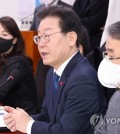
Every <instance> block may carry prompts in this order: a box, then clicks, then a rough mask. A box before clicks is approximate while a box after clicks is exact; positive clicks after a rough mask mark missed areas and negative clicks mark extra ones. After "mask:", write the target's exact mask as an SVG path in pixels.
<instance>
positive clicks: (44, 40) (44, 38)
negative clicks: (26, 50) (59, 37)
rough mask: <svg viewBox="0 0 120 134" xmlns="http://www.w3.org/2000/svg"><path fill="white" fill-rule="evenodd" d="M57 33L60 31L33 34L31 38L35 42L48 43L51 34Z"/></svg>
mask: <svg viewBox="0 0 120 134" xmlns="http://www.w3.org/2000/svg"><path fill="white" fill-rule="evenodd" d="M57 33H61V31H60V32H55V33H51V34H46V33H45V34H43V35H41V36H37V35H35V36H34V37H33V40H34V42H35V44H39V43H40V42H42V43H48V42H49V41H50V36H51V35H53V34H57Z"/></svg>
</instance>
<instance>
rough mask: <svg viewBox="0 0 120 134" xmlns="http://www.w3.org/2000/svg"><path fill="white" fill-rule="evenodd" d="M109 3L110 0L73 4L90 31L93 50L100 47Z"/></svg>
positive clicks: (78, 0)
mask: <svg viewBox="0 0 120 134" xmlns="http://www.w3.org/2000/svg"><path fill="white" fill-rule="evenodd" d="M108 3H109V0H75V2H74V4H73V9H74V10H75V12H76V13H77V14H78V16H79V17H80V19H81V22H82V24H83V25H84V26H85V27H86V28H87V30H88V33H89V37H90V48H91V50H93V49H94V48H95V47H99V46H100V40H101V36H102V33H103V28H104V25H105V21H106V18H107V11H108Z"/></svg>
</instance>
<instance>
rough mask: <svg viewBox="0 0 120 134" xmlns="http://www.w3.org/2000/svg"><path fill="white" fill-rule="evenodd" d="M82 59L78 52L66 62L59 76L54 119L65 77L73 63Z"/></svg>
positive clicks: (73, 65) (70, 70) (67, 75)
mask: <svg viewBox="0 0 120 134" xmlns="http://www.w3.org/2000/svg"><path fill="white" fill-rule="evenodd" d="M81 59H82V56H81V55H80V53H79V52H78V53H77V54H76V55H75V56H74V57H73V58H72V59H71V60H70V62H69V63H68V65H67V66H66V67H65V69H64V71H63V73H62V76H61V78H60V81H59V85H58V96H57V99H56V102H55V105H54V112H53V113H54V115H53V118H54V121H55V116H56V112H57V106H58V103H59V101H60V98H61V94H62V90H63V88H64V86H65V84H66V82H67V78H68V77H69V75H70V73H71V72H72V70H73V68H74V67H75V65H76V64H77V63H78V62H79V60H81Z"/></svg>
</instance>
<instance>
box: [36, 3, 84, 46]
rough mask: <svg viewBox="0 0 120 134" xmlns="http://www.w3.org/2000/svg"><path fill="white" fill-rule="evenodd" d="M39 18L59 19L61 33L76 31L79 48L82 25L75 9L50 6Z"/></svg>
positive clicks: (43, 10) (44, 9)
mask: <svg viewBox="0 0 120 134" xmlns="http://www.w3.org/2000/svg"><path fill="white" fill-rule="evenodd" d="M37 16H38V17H39V18H40V20H42V19H45V18H47V17H57V18H59V20H60V21H59V26H60V28H61V31H62V32H63V33H65V34H66V33H68V32H72V31H74V32H75V33H76V34H77V41H76V46H77V47H79V45H80V44H81V38H82V30H81V29H82V25H81V21H80V19H79V17H78V16H77V14H76V13H75V12H74V11H73V9H71V8H69V7H65V6H62V5H56V6H48V7H45V8H43V9H42V10H40V12H38V14H37Z"/></svg>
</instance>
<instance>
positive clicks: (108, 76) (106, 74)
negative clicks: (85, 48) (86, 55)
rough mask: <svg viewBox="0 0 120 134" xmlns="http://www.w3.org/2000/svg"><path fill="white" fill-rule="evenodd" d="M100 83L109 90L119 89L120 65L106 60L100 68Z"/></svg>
mask: <svg viewBox="0 0 120 134" xmlns="http://www.w3.org/2000/svg"><path fill="white" fill-rule="evenodd" d="M98 79H99V81H100V83H101V84H102V85H103V86H105V87H108V88H117V87H119V85H120V65H119V64H114V63H112V62H111V61H110V60H108V59H106V58H104V59H103V60H102V62H101V63H100V65H99V68H98Z"/></svg>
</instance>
